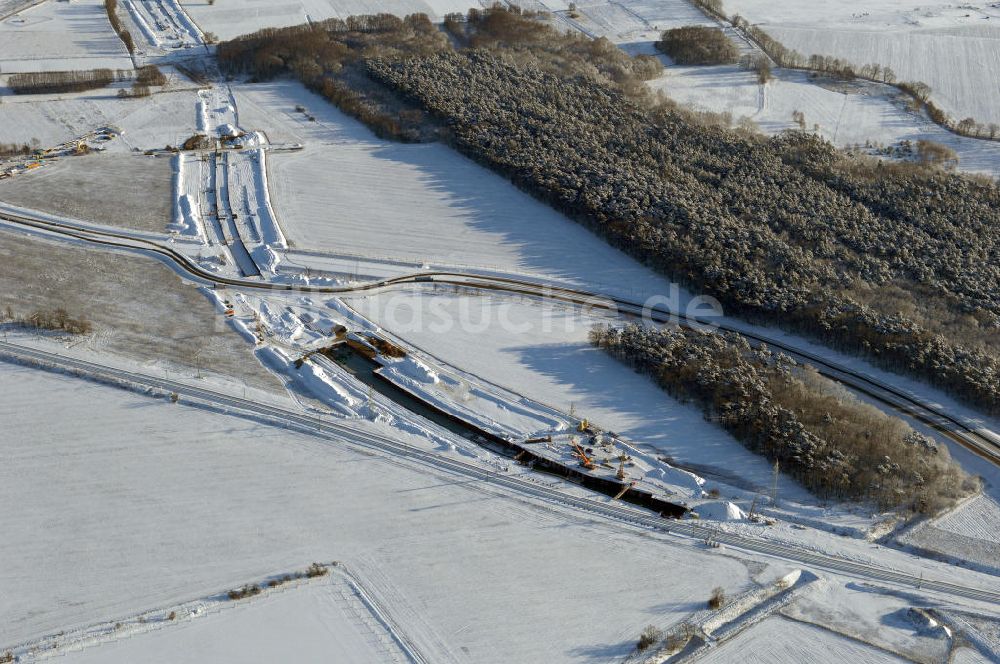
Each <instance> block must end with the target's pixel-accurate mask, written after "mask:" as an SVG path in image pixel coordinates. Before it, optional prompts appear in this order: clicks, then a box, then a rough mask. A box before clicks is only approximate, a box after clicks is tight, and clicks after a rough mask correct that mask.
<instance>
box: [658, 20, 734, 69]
mask: <svg viewBox="0 0 1000 664" xmlns="http://www.w3.org/2000/svg"><path fill="white" fill-rule="evenodd" d="M656 49H657V50H658V51H660V52H661V53H663V54H665V55H667V56H668V57H670V59H671V60H673V61H674V62H675V63H677V64H679V65H728V64H733V63H734V62H736V60H737V59H738V58H739V57H740V52H739V49H737V48H736V44H734V43H733V42H732V41H730V39H729V37H727V36H726V33H724V32H723V31H722V30H720V29H719V28H709V27H705V26H702V25H686V26H683V27H680V28H673V29H672V30H665V31H664V32H663V34H661V35H660V40H659V41H658V42H656Z"/></svg>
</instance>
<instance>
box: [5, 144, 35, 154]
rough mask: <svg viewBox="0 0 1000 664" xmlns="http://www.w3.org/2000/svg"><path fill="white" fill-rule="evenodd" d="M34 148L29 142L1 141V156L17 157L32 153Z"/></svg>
mask: <svg viewBox="0 0 1000 664" xmlns="http://www.w3.org/2000/svg"><path fill="white" fill-rule="evenodd" d="M32 150H34V148H32V147H31V146H30V145H28V144H27V143H0V157H16V156H18V155H26V154H31V152H32Z"/></svg>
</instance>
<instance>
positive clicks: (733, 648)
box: [699, 617, 907, 664]
mask: <svg viewBox="0 0 1000 664" xmlns="http://www.w3.org/2000/svg"><path fill="white" fill-rule="evenodd" d="M699 661H700V662H703V663H704V664H728V663H729V662H736V661H740V662H747V663H750V662H752V663H753V664H786V663H787V662H810V664H844V663H845V662H865V663H866V664H889V663H900V664H901V663H902V662H906V661H907V660H906V659H904V658H902V657H898V656H895V655H890V654H889V653H886V652H883V651H881V650H879V649H878V648H873V647H871V646H867V645H865V644H863V643H859V642H858V641H853V640H851V639H848V638H845V637H843V636H840V635H838V634H834V633H833V632H828V631H827V630H824V629H821V628H819V627H814V626H812V625H806V624H803V623H798V622H795V621H792V620H789V619H787V618H782V617H773V618H768V619H767V620H765V621H764V622H762V623H760V624H759V625H757V626H756V627H754V628H753V629H750V630H748V631H746V632H744V633H743V634H740V635H739V636H737V637H736V638H734V639H732V640H731V641H729V642H727V643H724V644H722V645H721V646H719V647H717V648H713V649H711V650H710V651H709V652H708V655H707V656H705V657H703V658H701V659H700V660H699Z"/></svg>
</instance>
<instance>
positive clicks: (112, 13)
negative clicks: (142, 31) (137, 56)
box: [104, 0, 135, 53]
mask: <svg viewBox="0 0 1000 664" xmlns="http://www.w3.org/2000/svg"><path fill="white" fill-rule="evenodd" d="M104 9H105V11H106V12H107V13H108V21H110V22H111V27H112V28H114V30H115V32H116V33H118V37H119V39H121V40H122V43H123V44H125V48H127V49H128V52H129V53H135V40H133V39H132V35H131V33H129V31H128V29H127V28H126V27H125V25H124V24H123V23H122V20H121V19H120V18H119V17H118V0H104Z"/></svg>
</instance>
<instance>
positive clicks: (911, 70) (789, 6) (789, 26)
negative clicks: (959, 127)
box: [725, 0, 1000, 123]
mask: <svg viewBox="0 0 1000 664" xmlns="http://www.w3.org/2000/svg"><path fill="white" fill-rule="evenodd" d="M725 8H726V10H727V11H728V12H729V13H736V14H740V15H742V16H744V17H745V18H746V19H748V20H749V21H750V22H751V23H757V24H759V25H761V27H763V28H764V29H765V30H766V31H767V32H768V33H769V34H770V35H771V36H772V37H774V38H775V39H777V40H778V41H780V42H781V43H783V44H784V45H785V46H788V47H789V48H794V49H796V50H798V51H799V52H801V53H803V54H805V55H811V54H814V53H815V54H820V55H832V56H836V57H839V58H843V59H846V60H848V61H850V62H853V63H855V64H856V65H858V66H861V65H865V64H869V63H875V64H880V65H888V66H889V67H891V68H892V69H893V71H895V73H896V76H897V77H898V80H900V81H906V80H916V81H923V82H924V83H927V84H928V85H930V86H931V88H932V89H933V90H934V92H933V94H932V97H933V99H934V100H935V101H936V102H937V103H938V104H939V105H940V106H942V107H943V108H944V109H945V110H946V111H947V112H948V113H949V114H951V115H952V116H953V117H955V118H957V119H961V118H965V117H969V116H972V117H973V118H975V119H976V120H978V121H979V122H983V123H988V122H997V123H1000V73H998V72H1000V7H998V6H997V5H996V3H975V4H969V3H950V2H949V3H945V2H930V3H928V2H924V1H923V0H891V1H890V2H869V1H868V0H845V1H841V2H836V3H812V4H809V5H803V4H802V3H799V2H791V1H789V0H781V1H775V0H726V2H725Z"/></svg>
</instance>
